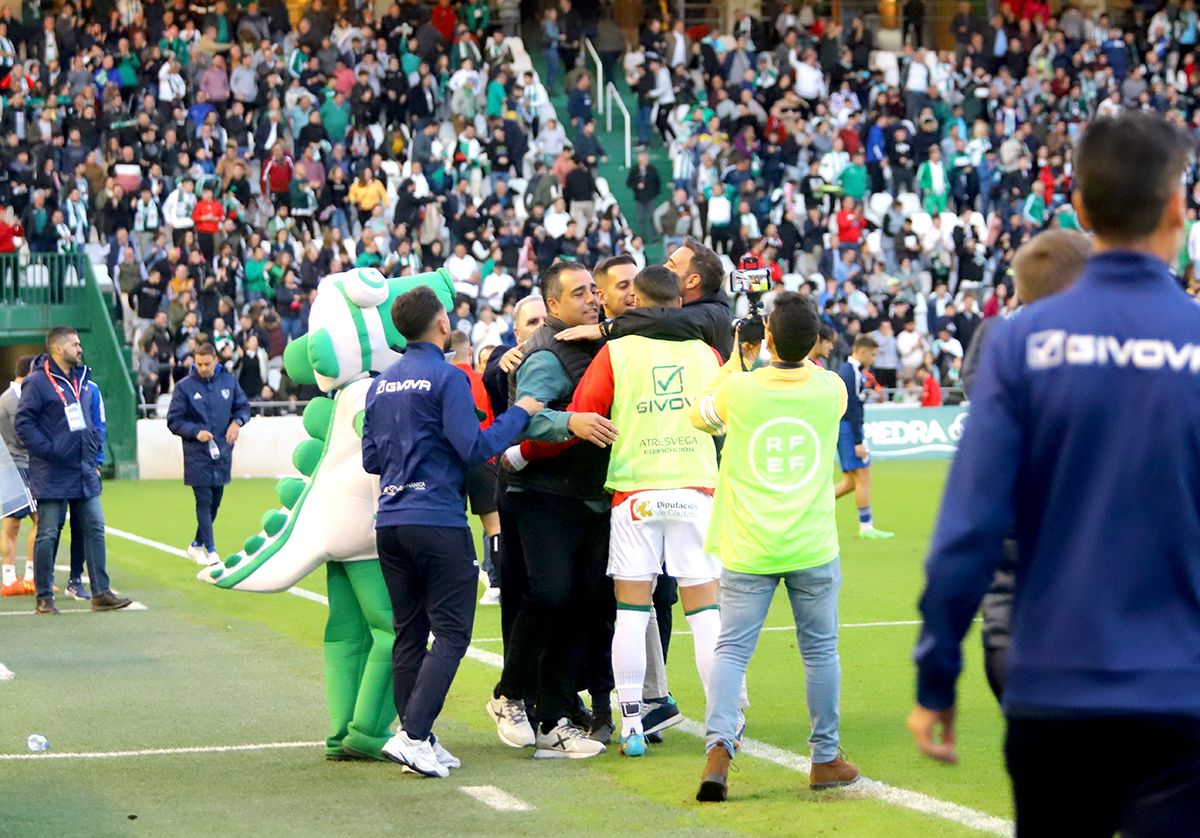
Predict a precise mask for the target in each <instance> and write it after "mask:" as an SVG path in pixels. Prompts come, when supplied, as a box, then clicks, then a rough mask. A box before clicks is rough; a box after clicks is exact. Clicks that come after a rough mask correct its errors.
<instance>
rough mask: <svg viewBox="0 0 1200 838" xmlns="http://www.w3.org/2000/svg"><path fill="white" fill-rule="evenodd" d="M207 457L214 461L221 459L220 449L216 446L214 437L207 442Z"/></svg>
mask: <svg viewBox="0 0 1200 838" xmlns="http://www.w3.org/2000/svg"><path fill="white" fill-rule="evenodd" d="M208 456H210V457H212V458H213V459H214V460H219V459H221V449H220V447H219V446H218V445H217V439H216V437H213V438H212V439H210V440H209V441H208Z"/></svg>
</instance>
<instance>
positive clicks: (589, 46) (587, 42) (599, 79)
mask: <svg viewBox="0 0 1200 838" xmlns="http://www.w3.org/2000/svg"><path fill="white" fill-rule="evenodd" d="M583 46H584V49H586V50H587V52H588V55H590V56H591V57H592V60H593V61H595V62H596V89H597V90H599V91H600V95H599V96H597V97H596V111H597V112H598V113H601V114H603V113H604V111H605V105H604V65H603V64H602V63H601V62H600V53H598V52H596V46H595V45H594V44H593V43H592V39H591V38H584V39H583ZM608 130H610V131H611V130H612V129H611V128H609V129H608ZM626 165H629V164H628V163H627V164H626Z"/></svg>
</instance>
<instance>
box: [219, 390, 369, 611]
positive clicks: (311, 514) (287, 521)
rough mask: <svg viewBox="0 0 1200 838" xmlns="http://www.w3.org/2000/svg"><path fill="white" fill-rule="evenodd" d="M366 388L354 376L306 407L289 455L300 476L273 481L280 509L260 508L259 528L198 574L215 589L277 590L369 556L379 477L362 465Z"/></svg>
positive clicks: (265, 591)
mask: <svg viewBox="0 0 1200 838" xmlns="http://www.w3.org/2000/svg"><path fill="white" fill-rule="evenodd" d="M370 386H371V380H370V379H368V378H364V379H361V380H359V381H356V382H354V383H352V384H350V385H349V386H347V387H345V388H343V389H342V390H340V391H339V392H338V394H337V396H336V397H335V398H332V399H329V398H321V399H317V400H315V401H313V402H312V403H311V404H309V406H308V407H307V408H305V410H304V429H305V431H307V432H308V435H309V436H310V437H311V439H306V440H305V441H304V442H301V443H300V444H299V445H298V446H296V450H295V451H294V452H293V454H292V463H293V464H294V465H295V466H296V468H297V469H298V470H299V471H300V473H301V474H302V475H304V476H303V477H285V478H283V479H282V480H280V481H279V483H278V484H277V485H276V487H275V494H276V495H277V496H278V498H279V503H280V508H279V509H270V510H267V512H266V513H265V514H264V515H263V520H262V530H261V531H260V532H259V533H258V534H257V535H252V536H250V537H249V538H247V539H246V542H245V544H244V545H243V547H242V549H241V550H240V551H238V552H237V553H234V554H233V555H232V556H230V557H229V558H227V559H226V560H225V562H224V564H218V565H213V566H211V567H207V568H205V569H204V570H202V571H200V573H199V575H198V577H197V578H199V579H200V580H201V581H204V582H210V583H212V584H215V585H216V586H217V587H219V588H230V589H236V590H239V591H258V592H263V593H267V592H273V591H283V590H287V589H288V588H290V587H291V586H292V585H294V584H296V583H297V582H298V581H300V580H301V579H303V578H304V577H305V576H306V575H308V574H309V573H311V572H312V571H313V570H315V569H316V568H317V567H319V566H320V565H321V564H323V563H324V562H326V561H328V560H334V561H338V560H342V561H346V560H353V559H360V558H368V557H373V556H374V555H375V502H376V498H377V496H378V492H379V479H378V478H377V477H374V476H373V475H370V474H367V473H366V472H365V471H363V467H362V417H363V406H364V403H365V401H366V393H367V389H368V388H369V387H370Z"/></svg>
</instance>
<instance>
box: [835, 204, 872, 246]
mask: <svg viewBox="0 0 1200 838" xmlns="http://www.w3.org/2000/svg"><path fill="white" fill-rule="evenodd" d="M865 226H866V222H865V221H863V217H862V216H861V215H859V214H858V213H856V212H854V211H853V210H841V211H840V212H838V214H837V228H838V241H840V242H841V243H842V244H858V243H859V241H861V240H862V231H863V227H865Z"/></svg>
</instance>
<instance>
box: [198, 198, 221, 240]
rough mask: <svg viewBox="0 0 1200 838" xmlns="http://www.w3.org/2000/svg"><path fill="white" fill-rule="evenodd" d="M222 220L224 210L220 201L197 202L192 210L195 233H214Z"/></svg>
mask: <svg viewBox="0 0 1200 838" xmlns="http://www.w3.org/2000/svg"><path fill="white" fill-rule="evenodd" d="M224 218H225V209H224V208H223V207H222V206H221V202H220V201H197V202H196V208H195V209H194V210H192V220H193V221H195V222H196V232H197V233H216V232H217V230H219V229H220V227H221V221H222V220H223V219H224Z"/></svg>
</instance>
